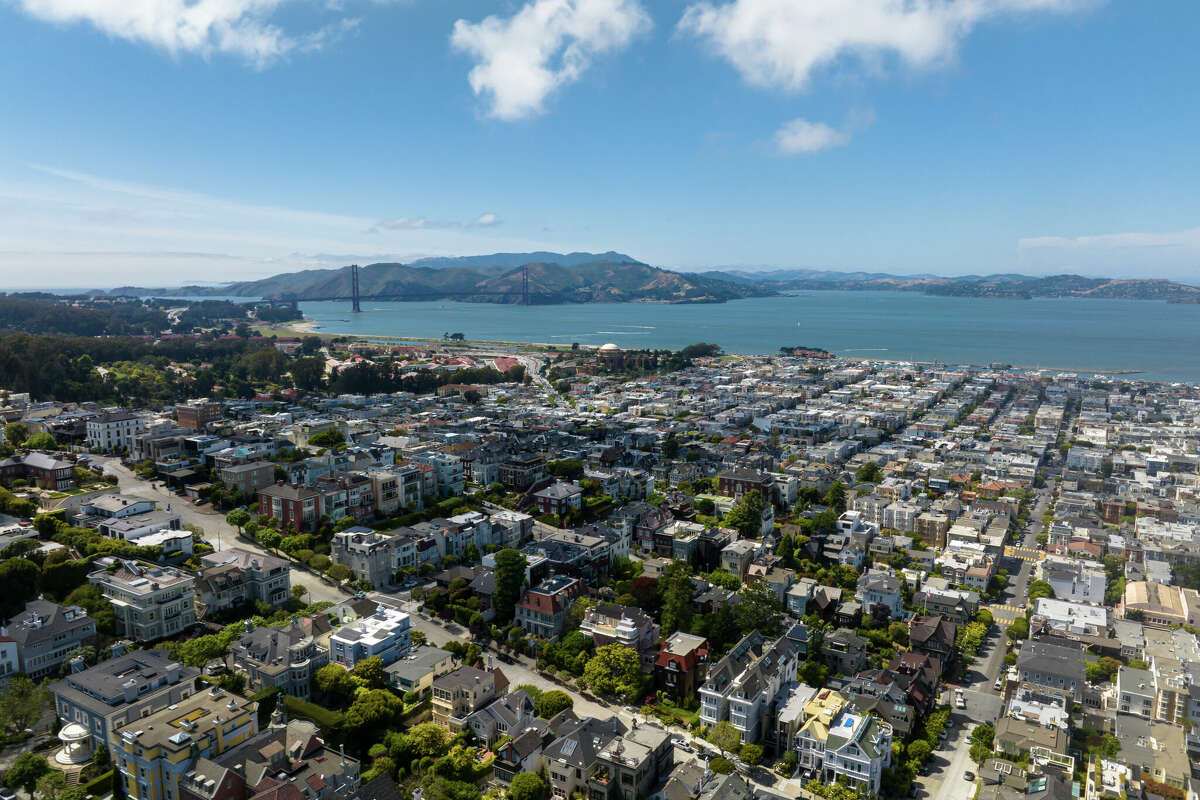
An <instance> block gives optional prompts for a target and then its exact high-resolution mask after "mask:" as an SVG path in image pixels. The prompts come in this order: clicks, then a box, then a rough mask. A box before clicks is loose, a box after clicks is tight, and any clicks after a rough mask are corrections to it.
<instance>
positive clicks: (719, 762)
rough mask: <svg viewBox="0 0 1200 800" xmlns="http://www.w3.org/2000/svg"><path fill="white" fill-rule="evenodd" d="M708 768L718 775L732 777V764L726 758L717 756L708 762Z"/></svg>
mask: <svg viewBox="0 0 1200 800" xmlns="http://www.w3.org/2000/svg"><path fill="white" fill-rule="evenodd" d="M708 768H709V769H710V770H712V771H713V772H715V773H716V774H718V775H732V774H733V762H732V761H730V760H729V759H728V758H724V757H722V756H717V757H716V758H714V759H712V760H711V761H709V762H708Z"/></svg>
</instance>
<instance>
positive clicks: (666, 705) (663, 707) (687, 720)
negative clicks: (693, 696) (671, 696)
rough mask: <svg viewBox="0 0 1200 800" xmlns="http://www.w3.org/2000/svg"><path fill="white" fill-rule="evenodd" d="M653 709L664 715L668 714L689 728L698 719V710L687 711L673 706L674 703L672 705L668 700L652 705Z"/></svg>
mask: <svg viewBox="0 0 1200 800" xmlns="http://www.w3.org/2000/svg"><path fill="white" fill-rule="evenodd" d="M654 708H655V710H657V711H661V712H663V713H664V714H668V715H670V716H673V717H678V718H679V719H681V720H683V721H684V725H685V726H686V727H689V728H690V727H691V726H692V725H693V724H695V722H696V720H698V719H700V709H696V710H695V711H688V710H687V709H686V708H684V707H683V706H678V705H675V704H674V703H672V702H671V701H669V700H664V701H662V702H659V703H656V704H655V705H654Z"/></svg>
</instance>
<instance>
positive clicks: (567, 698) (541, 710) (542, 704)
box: [534, 689, 575, 719]
mask: <svg viewBox="0 0 1200 800" xmlns="http://www.w3.org/2000/svg"><path fill="white" fill-rule="evenodd" d="M574 705H575V701H574V700H572V699H571V695H569V694H567V693H566V692H564V691H562V690H561V689H551V690H550V691H548V692H544V693H543V694H542V696H541V697H539V698H538V699H537V700H535V701H534V708H535V709H536V710H537V715H538V716H539V717H541V718H542V719H550V718H551V717H553V716H554V715H555V714H558V713H561V712H563V711H566V710H567V709H568V708H571V707H573V706H574Z"/></svg>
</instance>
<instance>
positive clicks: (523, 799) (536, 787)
mask: <svg viewBox="0 0 1200 800" xmlns="http://www.w3.org/2000/svg"><path fill="white" fill-rule="evenodd" d="M508 796H509V798H510V800H549V799H550V784H548V783H546V781H545V779H543V778H542V776H541V775H539V774H538V773H536V772H521V773H518V774H517V775H516V777H514V778H513V779H512V783H511V784H510V785H509V787H508Z"/></svg>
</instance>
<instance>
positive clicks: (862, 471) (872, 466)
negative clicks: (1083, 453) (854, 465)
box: [854, 461, 883, 483]
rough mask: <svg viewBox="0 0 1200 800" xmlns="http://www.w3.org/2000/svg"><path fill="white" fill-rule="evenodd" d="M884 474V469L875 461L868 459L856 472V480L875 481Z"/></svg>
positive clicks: (861, 481) (863, 481)
mask: <svg viewBox="0 0 1200 800" xmlns="http://www.w3.org/2000/svg"><path fill="white" fill-rule="evenodd" d="M882 475H883V470H881V469H880V468H879V465H878V464H876V463H875V462H874V461H868V462H867V463H865V464H863V465H862V466H861V467H859V468H858V469H857V470H856V471H855V473H854V480H855V481H856V482H857V483H875V482H877V481H878V480H879V478H880V477H881V476H882Z"/></svg>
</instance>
